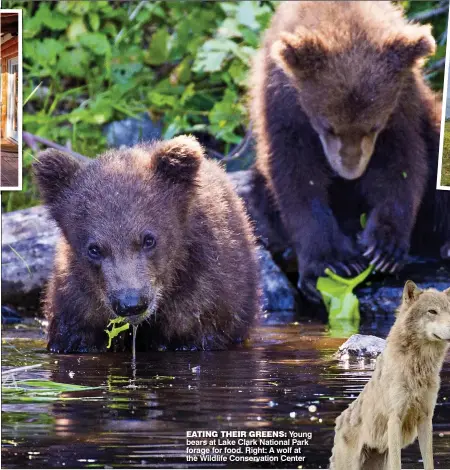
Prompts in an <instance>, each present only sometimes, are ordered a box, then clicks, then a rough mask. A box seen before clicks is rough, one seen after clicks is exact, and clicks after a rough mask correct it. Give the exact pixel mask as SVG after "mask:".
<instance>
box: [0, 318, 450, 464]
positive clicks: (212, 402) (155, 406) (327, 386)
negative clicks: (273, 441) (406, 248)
mask: <svg viewBox="0 0 450 470" xmlns="http://www.w3.org/2000/svg"><path fill="white" fill-rule="evenodd" d="M390 321H391V320H387V319H385V318H381V319H380V318H378V319H377V320H376V322H375V323H374V322H373V321H372V322H369V323H366V324H365V325H363V326H362V328H361V331H362V332H369V331H374V324H376V328H375V330H378V331H377V332H378V334H382V335H385V334H386V332H387V331H388V330H389V327H390ZM342 342H343V339H340V338H332V337H330V336H329V332H328V331H327V330H326V328H325V327H324V326H323V325H320V324H315V323H311V322H309V323H307V324H306V325H305V324H301V325H297V324H293V325H288V326H272V327H261V328H259V329H256V330H255V331H254V333H253V337H252V341H251V344H250V346H248V347H241V348H237V349H235V350H232V351H227V352H195V353H194V352H174V353H172V352H160V353H151V354H139V353H138V354H137V360H136V364H133V363H132V361H131V355H129V354H104V355H67V356H62V355H49V354H47V353H46V352H45V350H44V345H45V343H44V340H43V338H42V334H39V332H37V331H33V330H31V331H30V330H26V331H25V330H4V331H3V348H2V351H3V354H2V367H4V368H5V369H6V368H9V367H19V366H23V365H30V364H35V363H40V364H42V367H40V368H39V369H33V370H30V371H27V372H25V373H22V374H21V375H20V377H18V378H20V379H25V378H47V379H50V380H53V381H55V382H65V383H74V384H78V385H88V386H101V387H102V388H100V389H95V390H90V391H83V392H75V393H66V394H63V396H62V397H61V398H60V399H57V400H54V401H51V402H39V401H37V400H36V401H30V402H13V401H8V400H7V399H5V396H3V400H4V402H3V404H2V445H3V447H2V468H24V467H37V468H54V467H58V468H64V467H68V468H81V467H83V468H104V467H109V468H111V467H114V468H116V467H117V468H135V467H141V468H145V467H147V468H148V467H168V468H172V467H177V466H178V467H185V466H192V467H197V468H198V467H201V466H204V467H207V468H210V467H213V466H215V465H217V466H222V467H224V464H223V463H222V464H220V463H218V464H214V463H203V464H201V463H198V462H196V463H186V431H192V430H202V429H203V430H247V431H248V430H255V429H257V430H268V429H271V430H284V431H289V430H294V431H304V432H307V431H310V432H312V439H311V441H310V443H309V446H307V447H304V448H303V455H304V456H305V462H304V463H302V464H299V463H298V462H291V463H285V464H283V466H285V467H287V468H298V467H299V468H301V467H300V465H302V468H326V467H327V465H328V459H329V457H330V453H331V448H332V441H333V427H334V420H335V418H336V417H337V416H338V415H339V413H341V411H343V410H344V409H345V408H346V407H347V406H348V404H349V403H350V402H351V401H352V399H353V398H354V397H356V396H357V394H358V393H359V391H360V390H361V389H362V387H363V386H364V384H365V382H366V381H367V380H368V379H369V377H370V374H371V370H372V367H373V363H372V364H371V363H369V362H365V363H363V362H356V363H353V364H344V363H339V362H338V361H336V360H334V359H333V358H332V354H333V353H334V352H335V351H336V349H337V348H338V346H339V345H340V344H341V343H342ZM449 359H450V357H448V358H447V362H446V364H445V366H444V370H443V372H442V376H441V377H442V387H441V390H440V394H439V399H438V405H437V407H436V411H435V417H434V454H435V466H436V468H437V469H439V468H450V406H449V403H448V402H449V401H450V398H447V397H450V382H449V379H450V364H449V362H448V360H449ZM68 398H72V399H68ZM73 398H75V399H73ZM311 405H313V407H311ZM314 407H316V410H315V409H314ZM402 456H403V464H404V467H405V468H423V467H421V464H420V453H419V449H418V445H417V443H416V444H414V445H413V446H410V447H409V448H408V449H406V450H404V451H403V453H402ZM270 465H271V464H269V463H264V464H262V463H259V464H253V466H255V467H256V466H258V467H260V468H267V467H269V466H270ZM228 466H229V467H232V464H229V465H228ZM242 466H243V464H234V467H235V468H238V467H242ZM247 466H248V467H249V466H252V465H251V464H247ZM272 466H273V467H278V468H279V467H280V466H281V465H280V464H276V465H275V464H272Z"/></svg>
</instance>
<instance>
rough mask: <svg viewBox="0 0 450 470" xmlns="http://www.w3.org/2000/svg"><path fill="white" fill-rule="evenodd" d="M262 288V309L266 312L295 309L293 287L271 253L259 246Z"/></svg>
mask: <svg viewBox="0 0 450 470" xmlns="http://www.w3.org/2000/svg"><path fill="white" fill-rule="evenodd" d="M259 263H260V266H261V279H262V288H263V310H264V311H266V312H280V311H292V312H294V311H295V289H294V288H293V287H292V285H291V283H290V282H289V281H288V279H287V277H286V276H285V275H284V274H283V273H282V271H281V269H280V268H279V267H278V266H277V265H276V264H275V262H274V260H273V259H272V255H271V254H270V253H269V252H268V251H267V250H266V249H264V248H262V247H260V248H259Z"/></svg>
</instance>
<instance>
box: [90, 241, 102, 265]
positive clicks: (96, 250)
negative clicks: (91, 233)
mask: <svg viewBox="0 0 450 470" xmlns="http://www.w3.org/2000/svg"><path fill="white" fill-rule="evenodd" d="M88 256H89V258H91V259H92V260H94V261H98V260H99V259H101V257H102V250H101V249H100V247H99V246H98V245H95V244H92V245H89V246H88Z"/></svg>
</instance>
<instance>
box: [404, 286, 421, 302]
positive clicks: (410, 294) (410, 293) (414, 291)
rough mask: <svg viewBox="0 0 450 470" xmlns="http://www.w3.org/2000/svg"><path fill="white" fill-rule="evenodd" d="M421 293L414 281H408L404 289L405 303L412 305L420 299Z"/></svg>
mask: <svg viewBox="0 0 450 470" xmlns="http://www.w3.org/2000/svg"><path fill="white" fill-rule="evenodd" d="M421 292H422V291H421V290H420V289H419V288H418V287H417V286H416V285H415V284H414V282H413V281H406V284H405V288H404V289H403V303H405V304H406V305H411V304H412V303H414V302H415V301H416V300H417V299H418V298H419V295H420V293H421Z"/></svg>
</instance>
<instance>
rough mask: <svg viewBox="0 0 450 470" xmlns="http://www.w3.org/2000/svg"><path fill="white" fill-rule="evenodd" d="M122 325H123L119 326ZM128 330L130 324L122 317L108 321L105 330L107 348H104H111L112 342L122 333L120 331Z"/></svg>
mask: <svg viewBox="0 0 450 470" xmlns="http://www.w3.org/2000/svg"><path fill="white" fill-rule="evenodd" d="M122 323H123V325H121V326H119V325H120V324H122ZM128 328H130V324H129V323H128V322H127V321H126V318H124V317H117V318H113V319H112V320H110V322H109V323H108V326H107V327H106V330H105V332H106V334H107V335H108V346H106V347H107V348H108V349H109V348H110V347H111V344H112V340H113V339H114V338H115V337H116V336H118V335H119V334H120V333H122V331H125V330H128Z"/></svg>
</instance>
